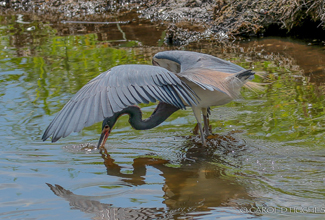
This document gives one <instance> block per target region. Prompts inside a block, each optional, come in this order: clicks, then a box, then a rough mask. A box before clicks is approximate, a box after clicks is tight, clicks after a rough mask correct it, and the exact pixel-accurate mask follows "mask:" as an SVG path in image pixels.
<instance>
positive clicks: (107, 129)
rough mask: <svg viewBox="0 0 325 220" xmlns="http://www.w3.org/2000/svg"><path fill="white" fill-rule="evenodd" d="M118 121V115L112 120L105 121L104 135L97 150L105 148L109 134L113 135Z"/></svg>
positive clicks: (103, 126)
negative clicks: (113, 129) (112, 132)
mask: <svg viewBox="0 0 325 220" xmlns="http://www.w3.org/2000/svg"><path fill="white" fill-rule="evenodd" d="M117 119H118V117H116V115H113V116H112V117H110V118H105V119H104V121H103V124H102V133H101V135H100V138H99V141H98V145H97V148H99V149H101V148H102V147H104V145H105V143H106V140H107V138H108V136H109V134H110V133H111V131H112V128H113V127H114V125H115V123H116V121H117Z"/></svg>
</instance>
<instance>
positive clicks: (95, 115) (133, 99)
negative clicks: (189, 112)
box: [42, 65, 197, 142]
mask: <svg viewBox="0 0 325 220" xmlns="http://www.w3.org/2000/svg"><path fill="white" fill-rule="evenodd" d="M157 100H158V101H160V102H165V103H168V104H171V105H174V106H176V107H178V108H185V106H184V103H185V104H187V105H189V106H192V105H195V104H196V103H197V100H196V97H195V93H194V92H193V91H192V90H191V89H190V88H189V87H188V86H187V85H186V84H185V83H184V82H182V81H181V80H180V79H179V78H178V77H177V76H176V75H175V74H174V73H171V72H169V71H168V70H166V69H164V68H162V67H157V66H149V65H121V66H116V67H113V68H112V69H110V70H108V71H106V72H104V73H102V74H100V75H99V76H97V77H96V78H94V79H92V80H91V81H90V82H88V83H87V84H86V85H85V86H84V87H82V88H81V89H80V90H79V91H78V92H77V93H76V94H75V95H74V96H73V97H72V98H71V99H70V100H69V102H68V103H67V104H66V105H65V106H64V107H63V108H62V110H61V111H60V112H59V113H58V114H57V116H56V117H55V118H54V120H53V121H52V122H51V124H50V125H49V126H48V127H47V129H46V131H45V132H44V134H43V137H42V139H43V141H44V140H46V139H47V138H49V137H50V136H51V135H52V142H55V141H57V140H59V139H60V138H61V137H66V136H68V135H69V134H70V133H72V132H74V131H75V132H79V131H81V130H82V129H83V128H84V127H87V126H90V125H92V124H94V123H96V122H99V121H102V120H103V119H104V118H106V117H111V116H113V114H114V113H116V112H119V111H121V110H123V109H124V108H126V107H127V106H130V105H134V104H139V103H149V102H156V101H157ZM183 102H184V103H183Z"/></svg>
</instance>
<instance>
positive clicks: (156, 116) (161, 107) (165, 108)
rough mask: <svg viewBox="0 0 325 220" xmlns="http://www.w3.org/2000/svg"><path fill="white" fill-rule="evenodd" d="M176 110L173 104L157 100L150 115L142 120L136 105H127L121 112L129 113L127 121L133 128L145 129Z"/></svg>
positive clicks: (158, 123) (162, 120)
mask: <svg viewBox="0 0 325 220" xmlns="http://www.w3.org/2000/svg"><path fill="white" fill-rule="evenodd" d="M177 110H179V108H177V107H175V106H173V105H170V104H166V103H163V102H159V104H158V105H157V108H156V109H155V111H154V112H153V113H152V115H151V116H150V117H149V118H146V119H144V120H142V112H141V109H140V108H139V107H138V106H129V107H127V108H125V109H123V110H122V111H121V114H128V115H130V119H129V122H130V124H131V126H132V127H133V128H134V129H136V130H147V129H151V128H154V127H156V126H158V125H160V124H161V123H162V122H164V121H165V120H166V119H167V118H168V117H169V116H170V115H171V114H173V113H174V112H176V111H177Z"/></svg>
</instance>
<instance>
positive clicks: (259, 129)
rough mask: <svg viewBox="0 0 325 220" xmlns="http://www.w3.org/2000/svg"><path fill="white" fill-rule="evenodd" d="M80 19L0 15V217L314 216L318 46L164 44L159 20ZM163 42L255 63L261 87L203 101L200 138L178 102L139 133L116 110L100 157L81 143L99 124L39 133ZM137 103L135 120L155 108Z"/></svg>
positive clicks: (319, 127)
mask: <svg viewBox="0 0 325 220" xmlns="http://www.w3.org/2000/svg"><path fill="white" fill-rule="evenodd" d="M22 21H23V22H22ZM85 27H86V28H85ZM85 27H83V28H82V29H80V30H79V29H78V28H76V26H73V25H72V26H71V24H61V23H59V22H58V23H55V24H51V23H42V22H40V21H38V20H33V19H32V18H30V17H28V16H21V15H12V16H0V39H1V44H0V82H1V87H0V106H1V112H0V123H1V126H0V137H1V140H2V141H1V145H0V164H1V166H0V179H1V181H0V191H1V197H0V218H2V219H29V218H30V219H58V218H62V219H68V218H72V219H107V218H109V217H110V218H111V219H114V218H113V217H112V216H115V217H116V216H118V217H119V218H120V219H123V218H124V219H129V218H130V216H138V217H143V218H146V217H148V218H149V219H150V218H153V219H189V218H194V219H213V218H224V219H236V218H237V219H245V218H261V219H278V218H287V219H299V218H300V219H304V218H315V219H321V218H323V215H322V214H323V213H324V210H325V204H324V203H325V202H324V201H325V200H324V199H325V191H324V185H325V175H324V174H325V172H324V168H323V167H324V163H325V159H324V158H325V157H324V156H325V145H324V143H325V142H324V127H323V125H324V120H325V116H324V105H325V103H324V89H323V85H324V78H323V76H324V74H325V72H324V66H325V51H324V46H323V47H322V46H319V45H317V46H314V45H310V44H312V43H310V42H299V41H296V40H292V39H287V38H266V39H261V40H254V41H249V42H242V43H241V44H238V43H232V44H229V45H227V44H224V45H221V44H216V43H213V42H200V43H197V44H191V45H188V46H186V47H182V48H171V47H167V46H165V45H164V44H163V43H162V40H161V39H163V38H164V32H163V31H162V30H163V28H159V27H157V26H155V25H152V24H148V23H145V22H144V21H141V20H136V21H135V22H133V23H131V24H119V25H116V24H115V25H107V26H103V25H102V26H100V27H98V26H96V25H90V24H89V25H86V26H85ZM64 30H66V32H64ZM78 30H79V31H78ZM170 49H183V50H192V51H197V52H203V53H208V54H212V55H215V56H218V57H221V58H224V59H226V60H230V61H232V62H234V63H236V64H238V65H241V66H243V67H245V68H250V69H254V70H255V71H256V72H257V73H259V74H260V75H262V76H264V78H263V77H256V79H255V81H256V82H262V83H267V84H266V85H265V91H264V92H259V93H255V92H252V91H249V90H246V89H243V92H242V98H239V99H237V100H235V101H233V102H231V103H229V104H227V105H225V106H221V107H214V108H212V115H211V119H210V121H211V124H212V126H213V132H214V133H216V134H218V135H216V136H215V137H214V139H212V140H211V141H210V142H211V145H210V147H208V148H202V147H200V145H198V144H197V142H196V141H195V137H193V135H192V133H191V131H192V129H193V128H194V126H195V118H194V116H193V115H192V112H191V110H190V109H188V110H186V111H178V112H176V113H175V114H173V115H172V116H171V117H170V118H169V119H168V120H167V121H166V122H164V123H163V124H162V125H161V126H159V127H157V128H154V129H151V130H149V131H135V130H133V129H132V128H131V127H130V125H129V124H128V122H127V120H128V118H127V116H123V117H121V118H120V120H119V121H118V123H117V124H116V125H115V127H114V130H113V132H112V134H111V136H110V138H109V139H108V141H107V143H106V148H107V154H104V155H100V154H99V152H98V151H94V150H90V149H91V147H92V146H93V145H96V143H97V140H98V138H99V134H100V128H101V124H100V123H98V124H95V125H93V126H90V127H88V128H86V129H84V130H83V131H82V132H80V133H79V134H76V133H74V134H72V135H70V136H68V137H67V138H64V139H60V140H59V141H58V142H56V143H50V141H46V142H42V141H41V139H40V138H41V136H42V133H43V131H44V130H45V128H46V126H47V125H48V124H49V123H50V122H51V120H52V119H53V118H54V116H55V113H56V112H58V111H59V110H60V109H61V108H62V107H63V105H64V104H65V103H66V102H67V101H68V100H69V98H71V97H72V95H73V94H74V93H76V92H77V91H78V90H79V89H80V88H81V87H82V86H83V85H84V84H86V83H87V82H88V81H89V80H90V79H92V78H94V77H95V76H97V75H98V74H99V73H101V72H103V71H106V70H107V69H109V68H111V67H113V66H116V65H121V64H150V63H151V57H152V56H153V55H154V54H155V53H156V52H158V51H164V50H170ZM142 107H143V108H142V110H143V112H144V116H145V117H147V116H149V115H150V114H151V112H152V111H153V110H154V109H155V105H154V104H149V105H142Z"/></svg>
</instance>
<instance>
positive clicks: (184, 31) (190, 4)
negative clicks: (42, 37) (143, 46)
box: [0, 0, 325, 45]
mask: <svg viewBox="0 0 325 220" xmlns="http://www.w3.org/2000/svg"><path fill="white" fill-rule="evenodd" d="M324 2H325V1H324V0H321V1H304V0H298V1H296V0H288V1H282V0H274V1H267V0H262V1H258V0H216V1H212V0H178V1H166V0H153V1H147V0H135V1H132V0H131V1H130V0H117V1H104V0H99V1H86V0H83V1H76V0H38V1H29V0H2V1H1V0H0V10H1V12H2V13H28V14H35V15H37V16H41V19H44V20H49V21H58V20H79V21H116V20H127V19H128V17H130V16H128V14H130V13H133V14H134V13H137V16H138V17H139V18H142V19H146V20H150V21H154V22H155V23H156V24H159V25H162V24H163V25H164V26H166V29H167V32H166V36H165V40H166V43H168V44H174V45H183V44H187V43H189V42H193V41H198V40H201V39H211V38H215V39H218V40H225V39H234V38H238V37H239V36H246V37H247V36H264V35H281V34H282V35H288V34H291V35H298V36H302V37H305V35H306V34H307V35H310V36H307V37H313V38H317V39H320V40H322V38H323V36H325V31H324V27H325V22H324V21H325V6H324V4H325V3H324ZM125 18H126V19H125ZM132 20H133V19H129V20H127V21H128V22H132ZM79 26H80V24H79ZM81 29H82V27H81Z"/></svg>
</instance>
